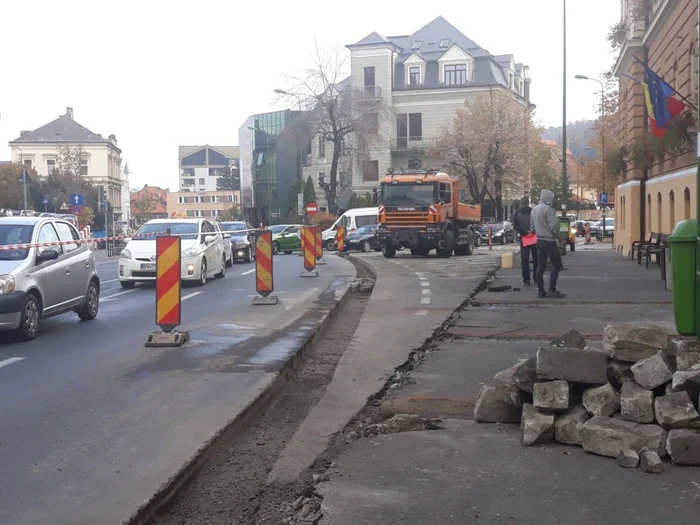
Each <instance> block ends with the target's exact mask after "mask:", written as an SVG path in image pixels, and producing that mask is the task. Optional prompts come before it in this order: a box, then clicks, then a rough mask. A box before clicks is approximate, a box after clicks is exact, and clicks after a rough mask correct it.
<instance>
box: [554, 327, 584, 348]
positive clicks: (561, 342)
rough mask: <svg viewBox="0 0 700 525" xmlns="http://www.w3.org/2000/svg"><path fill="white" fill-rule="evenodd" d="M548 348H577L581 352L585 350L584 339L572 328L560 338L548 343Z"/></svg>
mask: <svg viewBox="0 0 700 525" xmlns="http://www.w3.org/2000/svg"><path fill="white" fill-rule="evenodd" d="M550 346H557V347H559V348H579V349H580V350H583V349H584V348H586V338H585V337H583V334H582V333H581V332H579V331H578V330H574V329H573V328H572V329H571V330H569V331H568V332H566V333H565V334H564V335H562V336H561V337H557V338H556V339H554V340H553V341H552V342H551V343H550Z"/></svg>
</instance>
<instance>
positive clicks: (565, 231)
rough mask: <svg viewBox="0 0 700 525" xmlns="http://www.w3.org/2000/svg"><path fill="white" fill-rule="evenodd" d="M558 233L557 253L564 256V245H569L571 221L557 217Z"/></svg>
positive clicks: (567, 218)
mask: <svg viewBox="0 0 700 525" xmlns="http://www.w3.org/2000/svg"><path fill="white" fill-rule="evenodd" d="M557 220H558V222H559V233H558V234H557V246H559V253H561V254H562V255H566V245H567V244H569V232H570V231H571V219H570V218H569V217H557Z"/></svg>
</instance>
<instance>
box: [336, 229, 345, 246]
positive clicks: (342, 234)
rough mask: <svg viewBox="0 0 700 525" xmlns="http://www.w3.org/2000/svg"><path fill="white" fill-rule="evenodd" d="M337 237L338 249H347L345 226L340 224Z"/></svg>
mask: <svg viewBox="0 0 700 525" xmlns="http://www.w3.org/2000/svg"><path fill="white" fill-rule="evenodd" d="M337 239H338V241H337V246H338V251H339V252H342V251H345V226H338V233H337Z"/></svg>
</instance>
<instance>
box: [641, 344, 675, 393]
mask: <svg viewBox="0 0 700 525" xmlns="http://www.w3.org/2000/svg"><path fill="white" fill-rule="evenodd" d="M632 374H634V380H635V381H636V382H637V384H639V386H641V387H643V388H646V389H648V390H654V389H655V388H656V387H659V386H661V385H663V384H664V383H667V382H669V381H670V380H671V379H672V378H673V368H672V365H671V363H670V361H669V360H668V357H666V354H665V353H664V352H663V351H659V352H657V353H656V354H654V355H653V356H651V357H647V358H646V359H642V360H641V361H638V362H637V363H635V364H634V365H633V366H632Z"/></svg>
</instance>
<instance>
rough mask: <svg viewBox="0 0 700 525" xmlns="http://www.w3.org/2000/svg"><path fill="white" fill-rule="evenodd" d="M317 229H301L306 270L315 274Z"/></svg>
mask: <svg viewBox="0 0 700 525" xmlns="http://www.w3.org/2000/svg"><path fill="white" fill-rule="evenodd" d="M315 230H316V228H315V227H314V226H302V227H301V249H302V251H303V252H304V269H305V270H306V271H307V272H313V271H314V270H315V269H316V231H315Z"/></svg>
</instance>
